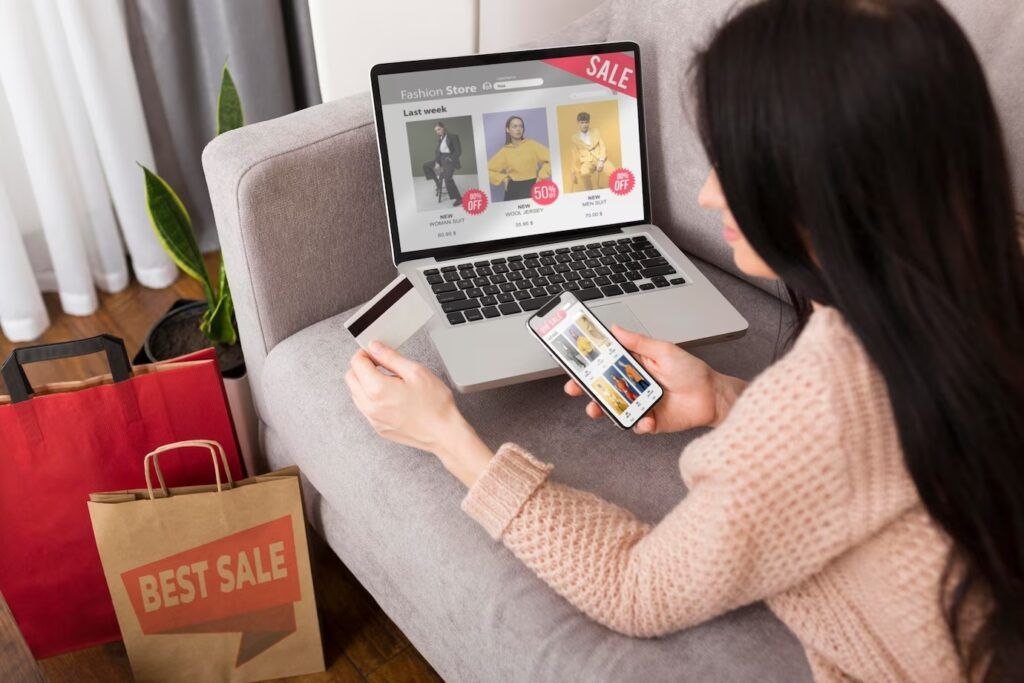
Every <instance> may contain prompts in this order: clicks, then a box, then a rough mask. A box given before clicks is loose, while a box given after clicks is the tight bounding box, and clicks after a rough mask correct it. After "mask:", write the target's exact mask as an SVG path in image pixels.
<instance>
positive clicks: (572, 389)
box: [562, 379, 583, 396]
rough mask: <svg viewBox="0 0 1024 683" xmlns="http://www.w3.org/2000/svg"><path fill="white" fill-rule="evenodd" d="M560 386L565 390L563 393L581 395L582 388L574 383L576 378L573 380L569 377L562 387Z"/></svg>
mask: <svg viewBox="0 0 1024 683" xmlns="http://www.w3.org/2000/svg"><path fill="white" fill-rule="evenodd" d="M562 388H563V389H564V390H565V393H567V394H569V395H570V396H582V395H583V390H582V389H580V385H579V384H576V380H574V379H571V380H569V381H568V382H566V383H565V386H564V387H562Z"/></svg>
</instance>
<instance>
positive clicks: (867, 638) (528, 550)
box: [462, 308, 963, 681]
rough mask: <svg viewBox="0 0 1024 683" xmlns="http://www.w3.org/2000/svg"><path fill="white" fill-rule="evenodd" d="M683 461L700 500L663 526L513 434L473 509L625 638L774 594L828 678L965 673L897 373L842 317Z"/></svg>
mask: <svg viewBox="0 0 1024 683" xmlns="http://www.w3.org/2000/svg"><path fill="white" fill-rule="evenodd" d="M581 457H582V456H581ZM679 468H680V471H681V473H682V477H683V481H684V482H685V484H686V486H687V488H688V490H689V493H688V495H687V496H686V498H685V499H683V500H682V501H681V502H680V503H679V504H678V505H677V506H676V507H675V509H673V510H672V511H671V512H669V513H668V514H667V515H666V516H665V518H664V519H662V520H661V522H659V523H658V524H656V525H654V526H651V525H650V524H644V523H642V522H640V521H638V520H637V519H636V518H635V517H634V516H633V515H632V514H631V513H630V512H628V511H626V510H624V509H622V508H620V507H617V506H616V505H613V504H611V503H609V502H607V501H605V500H603V499H601V498H599V497H598V496H595V495H593V494H590V493H586V492H584V491H579V490H576V489H572V488H569V487H567V486H563V485H561V484H558V483H555V482H552V481H547V480H546V479H547V475H548V472H549V471H550V470H551V466H550V465H547V464H544V463H542V462H540V461H538V460H537V459H535V458H534V457H533V456H531V455H530V454H529V453H527V452H525V451H524V450H522V449H521V448H519V447H517V446H515V445H514V444H505V445H503V446H502V447H501V448H500V449H499V450H498V452H497V454H496V455H495V457H494V458H492V459H491V461H490V463H489V464H488V465H487V468H486V469H485V470H484V472H483V474H482V475H481V476H480V478H479V479H478V480H477V481H476V482H475V483H474V485H473V486H472V488H471V489H470V491H469V493H468V494H467V495H466V498H465V500H464V501H463V503H462V507H463V510H465V511H466V512H467V513H468V514H469V515H471V516H472V517H473V518H474V519H476V520H477V521H478V522H479V523H480V524H481V525H482V526H483V527H484V528H485V529H486V530H487V532H488V533H490V535H491V536H492V537H494V538H495V539H501V540H502V541H503V542H504V544H505V545H506V546H507V547H508V548H509V549H510V550H511V551H512V552H513V553H514V554H515V555H516V557H518V558H519V559H520V560H522V561H523V562H524V563H525V564H526V565H527V566H528V567H530V568H531V569H532V570H533V571H534V572H536V574H537V575H538V576H539V577H540V578H541V579H543V580H544V581H546V582H547V583H548V584H549V585H550V586H551V587H552V588H554V589H555V590H556V591H557V592H558V593H560V594H561V595H563V596H564V597H565V598H566V599H567V600H569V601H570V602H571V603H573V604H574V605H576V606H577V607H578V608H579V609H581V610H582V611H583V612H585V613H586V614H587V615H589V616H590V617H591V618H593V619H594V620H596V621H598V622H600V623H602V624H604V625H606V626H607V627H608V628H611V629H613V630H615V631H618V632H621V633H624V634H627V635H631V636H638V637H651V636H658V635H661V634H665V633H670V632H673V631H677V630H679V629H683V628H686V627H687V626H690V625H693V624H697V623H700V622H702V621H705V620H708V619H711V618H713V617H715V616H717V615H720V614H723V613H725V612H728V611H729V610H732V609H735V608H737V607H740V606H741V605H746V604H748V603H751V602H754V601H757V600H765V601H767V604H768V606H769V607H770V608H771V609H772V610H773V611H774V612H775V614H776V615H778V617H779V618H780V619H782V620H783V621H784V622H785V623H786V624H787V625H788V626H789V627H790V628H791V629H792V630H793V631H794V632H795V633H796V635H797V636H798V637H799V638H800V640H801V642H802V643H803V645H804V648H805V650H806V652H807V656H808V660H809V661H810V664H811V668H812V670H813V671H814V675H815V678H816V679H817V680H819V681H838V680H846V677H853V678H856V679H860V680H867V681H952V680H960V679H961V678H962V676H963V673H962V670H961V667H960V665H959V664H958V659H957V657H956V655H955V652H954V648H953V645H952V641H951V638H950V637H949V634H948V631H947V629H946V627H945V623H944V621H943V618H942V615H941V611H940V603H939V597H938V596H939V577H940V574H941V572H942V569H943V566H944V562H945V558H946V555H947V552H948V550H949V544H948V540H947V538H946V537H945V536H944V535H943V533H942V532H941V531H940V530H939V529H938V528H937V527H936V525H935V524H934V523H933V522H932V521H931V519H930V518H929V517H928V515H927V514H926V512H925V510H924V509H923V507H922V505H921V502H920V499H919V498H918V495H917V491H916V489H915V488H914V484H913V482H912V481H911V479H910V477H909V475H908V473H907V471H906V469H905V467H904V464H903V459H902V454H901V451H900V446H899V442H898V437H897V433H896V429H895V424H894V422H893V417H892V413H891V408H890V404H889V400H888V394H887V391H886V387H885V384H884V381H883V379H882V377H881V375H880V374H879V373H878V372H877V370H876V369H875V368H874V366H873V365H872V363H871V362H870V361H869V359H868V358H867V356H866V354H865V352H864V350H863V348H862V346H861V345H860V343H859V341H858V340H857V338H856V337H855V336H854V335H853V333H852V332H851V331H850V329H849V328H848V327H847V326H846V324H845V323H844V321H843V319H842V317H841V316H840V315H839V313H838V312H836V311H835V310H834V309H829V308H823V309H820V310H818V311H816V312H815V313H814V314H813V315H812V316H811V320H810V322H809V323H808V325H807V327H806V328H805V330H804V331H803V333H802V334H801V335H800V338H799V339H798V340H797V342H796V344H795V345H794V347H793V349H792V350H791V351H790V352H789V353H788V354H787V355H786V356H785V357H784V358H783V359H781V360H780V361H778V362H777V363H775V364H774V365H772V366H771V367H770V368H768V369H767V370H765V371H764V372H763V373H762V374H761V375H760V376H759V377H758V378H757V379H756V380H755V381H754V382H752V383H751V384H750V385H749V386H748V387H747V388H746V390H745V391H744V392H743V394H742V396H741V397H740V398H739V400H738V401H737V402H736V404H735V405H734V406H733V408H732V411H731V412H730V414H729V415H728V417H727V418H726V420H725V422H724V423H723V424H722V425H721V426H719V427H718V428H717V429H715V430H713V431H711V432H709V433H708V434H706V435H704V436H702V437H701V438H698V439H696V440H694V441H693V442H692V443H690V444H689V446H687V447H686V449H685V450H684V451H683V454H682V457H681V458H680V460H679ZM623 476H629V475H628V472H626V471H625V470H624V472H623Z"/></svg>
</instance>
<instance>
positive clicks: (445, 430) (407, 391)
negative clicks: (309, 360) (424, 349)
mask: <svg viewBox="0 0 1024 683" xmlns="http://www.w3.org/2000/svg"><path fill="white" fill-rule="evenodd" d="M378 365H379V366H381V367H383V368H385V369H387V370H390V371H391V372H393V373H394V375H393V376H392V375H385V374H384V373H382V372H381V371H380V370H378V369H377V366H378ZM345 383H346V384H347V385H348V389H349V392H350V393H351V394H352V400H353V401H354V402H355V404H356V407H357V408H358V409H359V412H361V413H362V414H363V415H365V416H366V419H367V420H369V421H370V425H372V426H373V428H374V429H375V430H376V432H377V433H378V434H380V435H381V436H383V437H384V438H385V439H388V440H390V441H395V442H397V443H400V444H404V445H406V446H412V447H413V448H419V449H420V450H424V451H430V452H431V453H434V454H435V455H437V456H438V457H439V458H440V459H441V461H442V463H444V465H445V467H447V468H448V470H450V471H451V472H452V473H453V474H454V475H455V476H456V477H458V478H459V479H461V480H462V481H463V482H464V483H465V484H466V485H467V486H471V485H472V483H473V482H474V481H475V480H476V477H477V476H478V475H479V473H480V471H482V470H483V467H484V466H485V465H486V464H487V462H488V461H489V460H490V457H491V455H492V453H491V450H490V449H489V448H487V446H486V445H485V444H484V443H483V441H481V440H480V437H478V436H477V434H476V432H475V431H474V430H473V428H472V426H470V425H469V423H468V422H466V420H465V418H464V417H463V416H462V413H460V412H459V409H458V406H456V405H455V398H454V397H453V396H452V392H451V390H450V389H449V388H448V387H447V386H446V385H445V383H444V382H442V381H441V380H440V379H439V378H438V377H437V375H435V374H434V373H432V372H431V371H430V370H428V369H427V368H425V367H424V366H422V365H420V364H419V363H417V362H416V361H413V360H409V359H408V358H406V357H405V356H403V355H402V354H400V353H398V352H397V351H395V350H394V349H392V348H389V347H388V346H386V345H384V344H382V343H380V342H373V343H372V344H371V345H370V353H367V352H366V351H364V350H363V349H360V350H359V351H357V352H356V353H355V355H354V356H352V361H351V363H350V366H349V370H348V372H347V373H346V374H345Z"/></svg>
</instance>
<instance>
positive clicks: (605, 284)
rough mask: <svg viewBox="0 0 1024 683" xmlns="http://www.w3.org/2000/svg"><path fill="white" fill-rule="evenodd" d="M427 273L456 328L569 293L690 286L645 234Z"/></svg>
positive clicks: (590, 295) (598, 295)
mask: <svg viewBox="0 0 1024 683" xmlns="http://www.w3.org/2000/svg"><path fill="white" fill-rule="evenodd" d="M423 275H424V277H425V278H426V280H427V284H429V285H430V286H431V288H432V289H433V291H434V296H435V297H437V301H438V303H439V304H441V310H443V311H444V313H445V314H446V315H447V316H448V322H449V323H450V324H452V325H459V324H461V323H465V322H475V321H477V320H487V319H489V318H498V317H501V316H508V315H517V314H519V313H523V312H528V311H535V310H537V309H538V308H540V307H541V306H543V305H544V303H545V302H547V301H548V300H549V299H550V298H551V297H552V296H554V295H555V294H558V293H559V292H561V291H565V290H568V291H571V292H573V293H574V294H575V295H576V296H577V297H579V298H580V299H581V300H583V301H591V300H593V299H604V298H611V297H616V296H623V295H626V294H633V293H636V292H640V291H646V290H652V289H657V288H660V287H671V286H674V285H682V284H685V283H686V280H685V278H683V277H681V276H680V275H679V274H677V273H676V270H675V268H674V267H673V266H672V264H671V263H669V261H668V259H666V258H665V256H664V255H663V254H662V253H661V252H660V251H659V250H658V248H657V247H656V246H655V245H654V244H653V243H652V242H651V241H650V240H649V239H648V238H647V237H646V236H645V235H640V236H636V237H622V238H619V239H616V240H605V241H603V242H590V243H587V244H577V245H574V246H571V247H560V248H558V249H549V250H546V251H540V252H529V253H526V254H515V255H512V256H501V257H498V258H493V259H485V260H482V261H471V262H470V261H467V262H466V263H458V264H454V265H445V266H441V267H438V268H427V269H426V270H424V271H423Z"/></svg>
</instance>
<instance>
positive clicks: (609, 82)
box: [370, 42, 747, 392]
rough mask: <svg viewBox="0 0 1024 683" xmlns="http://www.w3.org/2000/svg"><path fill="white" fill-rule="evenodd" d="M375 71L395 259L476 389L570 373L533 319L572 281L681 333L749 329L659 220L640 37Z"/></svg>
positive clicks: (636, 321) (682, 336)
mask: <svg viewBox="0 0 1024 683" xmlns="http://www.w3.org/2000/svg"><path fill="white" fill-rule="evenodd" d="M370 81H371V87H372V90H373V103H374V109H375V112H376V123H377V144H378V147H379V150H380V160H381V170H382V175H383V181H384V190H385V195H386V199H387V212H388V220H389V223H390V229H391V251H392V255H393V258H394V262H395V265H396V266H397V267H398V270H399V271H400V272H401V273H403V274H404V275H406V276H407V277H408V278H409V279H410V280H411V281H412V282H413V284H414V285H415V287H416V288H417V289H418V290H419V292H420V293H421V294H422V295H423V296H424V297H425V298H426V299H427V300H428V301H430V303H431V305H432V306H434V307H435V309H436V311H435V312H436V314H437V315H436V316H435V317H434V318H433V320H432V321H431V322H430V323H429V324H428V332H429V334H430V338H431V340H432V341H433V343H434V345H435V346H436V347H437V350H438V352H439V353H440V355H441V358H442V360H443V362H444V365H445V368H446V370H447V372H448V375H449V377H450V379H451V381H452V383H453V384H454V385H455V386H456V387H457V388H458V389H459V390H461V391H464V392H469V391H477V390H480V389H488V388H492V387H498V386H502V385H506V384H512V383H515V382H523V381H527V380H532V379H537V378H541V377H547V376H551V375H556V374H559V373H561V372H562V370H561V368H559V367H558V366H557V365H556V364H555V362H554V361H553V360H552V359H551V357H550V356H549V355H548V353H547V351H546V350H545V349H544V348H543V347H542V346H541V345H540V344H538V343H537V341H536V340H535V339H533V338H532V336H531V335H530V333H529V331H528V329H527V327H526V321H527V319H528V318H529V316H530V315H531V313H532V312H533V311H536V310H537V309H539V308H540V307H541V306H542V305H543V304H544V303H545V302H546V301H547V300H548V299H550V297H551V296H552V295H554V294H555V293H557V292H559V291H562V290H563V289H568V290H571V291H573V292H574V293H575V294H576V295H577V296H578V297H579V298H581V299H583V300H584V301H585V302H586V303H587V305H588V306H590V307H591V308H592V309H593V311H594V313H595V314H596V315H597V316H598V317H599V318H600V319H601V320H602V322H604V323H605V324H606V325H611V324H612V323H616V324H619V325H621V326H622V327H626V328H629V329H633V330H637V331H640V332H642V333H644V334H648V335H650V336H653V337H657V338H659V339H667V340H670V341H672V342H675V343H684V342H685V343H690V344H693V343H699V342H707V341H714V340H722V339H730V338H734V337H739V336H742V335H743V334H744V333H745V332H746V329H747V322H746V320H744V319H743V317H742V316H741V315H740V314H739V313H738V312H737V311H736V309H734V308H733V307H732V305H730V304H729V302H728V301H726V299H725V297H723V296H722V295H721V293H720V292H719V291H718V290H717V289H715V287H714V286H712V285H711V283H710V282H708V280H707V279H706V278H705V277H704V276H703V275H702V274H701V272H700V271H699V270H697V268H696V267H695V266H694V265H693V263H692V262H691V261H690V260H689V259H688V258H687V257H686V256H685V255H684V254H683V253H682V252H681V251H680V250H679V249H678V248H677V247H676V246H675V245H674V244H673V243H672V242H671V241H670V240H669V239H668V238H667V237H666V236H665V234H664V233H663V232H662V231H661V230H660V229H659V228H658V227H657V226H654V225H651V222H650V221H651V201H650V189H649V188H650V179H649V177H648V173H647V149H646V143H645V138H644V110H643V96H642V93H643V89H642V80H641V69H640V48H639V46H638V45H637V44H636V43H632V42H617V43H602V44H599V45H582V46H574V47H565V48H552V49H544V50H528V51H522V52H506V53H500V54H490V55H473V56H469V57H454V58H446V59H431V60H421V61H412V62H398V63H389V64H378V65H376V66H374V67H373V69H371V71H370Z"/></svg>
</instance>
